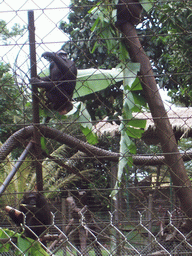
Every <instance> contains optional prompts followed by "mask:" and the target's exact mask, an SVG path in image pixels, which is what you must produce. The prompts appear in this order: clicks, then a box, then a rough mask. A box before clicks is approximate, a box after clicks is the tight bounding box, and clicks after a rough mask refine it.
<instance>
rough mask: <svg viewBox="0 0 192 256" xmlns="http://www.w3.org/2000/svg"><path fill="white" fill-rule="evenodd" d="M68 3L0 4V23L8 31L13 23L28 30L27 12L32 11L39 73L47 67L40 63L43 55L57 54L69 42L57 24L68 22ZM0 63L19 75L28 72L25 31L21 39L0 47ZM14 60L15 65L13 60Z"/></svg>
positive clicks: (9, 0)
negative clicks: (17, 70)
mask: <svg viewBox="0 0 192 256" xmlns="http://www.w3.org/2000/svg"><path fill="white" fill-rule="evenodd" d="M69 4H70V0H63V1H61V0H33V1H32V0H0V17H1V18H0V19H1V20H5V21H6V22H7V25H8V28H11V27H12V26H13V25H14V24H15V23H18V24H20V26H21V27H22V26H23V25H25V26H26V27H27V26H28V10H34V17H35V36H36V52H37V69H38V72H39V71H40V70H41V69H42V68H43V67H44V66H45V65H48V63H47V61H46V60H43V58H42V59H40V56H41V54H42V53H43V52H45V51H57V50H59V49H60V48H61V46H62V45H63V43H64V42H66V41H67V40H68V37H67V35H66V34H64V33H63V32H62V31H61V30H60V29H59V24H60V21H62V20H65V21H67V16H68V14H69V12H70V10H69V8H68V7H69ZM0 56H1V57H0V58H2V59H0V61H3V62H5V63H10V64H11V66H12V65H15V66H17V68H19V69H20V71H21V72H23V71H25V70H26V69H29V67H28V65H29V62H28V61H27V60H28V56H29V45H28V30H27V29H26V31H25V32H24V34H23V35H22V36H21V37H17V38H16V39H14V40H13V39H10V40H9V41H8V44H7V45H2V44H1V45H0ZM16 58H17V63H16V64H15V60H16Z"/></svg>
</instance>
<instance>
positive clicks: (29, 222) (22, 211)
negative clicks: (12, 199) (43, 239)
mask: <svg viewBox="0 0 192 256" xmlns="http://www.w3.org/2000/svg"><path fill="white" fill-rule="evenodd" d="M5 210H6V211H7V212H8V214H9V216H10V217H11V219H12V220H13V221H14V223H15V224H16V225H18V226H20V224H22V223H24V215H25V218H26V219H25V223H26V226H25V235H26V236H27V237H29V238H32V239H34V240H35V239H36V238H37V237H36V236H35V235H34V234H33V233H32V232H31V230H32V231H33V232H34V233H35V234H36V235H37V236H38V237H39V236H40V235H41V234H42V233H43V232H44V231H46V229H47V227H48V225H51V223H52V215H51V211H50V208H49V205H48V202H47V200H46V199H45V197H44V196H43V195H42V194H41V193H39V192H27V193H25V194H24V196H23V199H22V201H21V204H20V206H19V211H18V210H16V209H14V208H12V207H9V206H6V207H5ZM27 227H29V228H30V229H31V230H30V229H28V228H27Z"/></svg>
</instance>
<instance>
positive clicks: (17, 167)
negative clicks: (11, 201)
mask: <svg viewBox="0 0 192 256" xmlns="http://www.w3.org/2000/svg"><path fill="white" fill-rule="evenodd" d="M32 146H33V143H32V141H30V142H29V143H28V145H27V147H26V148H25V150H24V151H23V153H22V154H21V155H20V157H19V159H18V161H17V163H16V164H15V166H14V167H13V168H12V170H11V172H10V173H9V175H8V176H7V178H6V179H5V181H4V182H3V184H2V185H1V187H0V195H1V194H2V193H3V192H4V191H5V189H6V187H7V186H8V185H9V183H10V181H11V180H12V178H13V177H14V175H15V173H16V172H17V170H18V169H19V167H20V166H21V164H22V163H23V160H25V158H26V156H27V154H28V153H29V151H30V149H31V148H32Z"/></svg>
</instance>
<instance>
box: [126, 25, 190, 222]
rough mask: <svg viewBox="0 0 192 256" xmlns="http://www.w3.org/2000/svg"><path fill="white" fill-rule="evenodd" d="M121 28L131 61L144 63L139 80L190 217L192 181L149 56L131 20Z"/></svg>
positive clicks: (178, 190) (179, 192)
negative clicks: (180, 151)
mask: <svg viewBox="0 0 192 256" xmlns="http://www.w3.org/2000/svg"><path fill="white" fill-rule="evenodd" d="M121 31H122V32H123V34H124V39H125V43H126V45H127V48H128V51H129V53H130V57H131V59H132V61H133V62H138V63H140V64H141V70H140V73H141V77H140V79H141V82H142V85H143V90H144V93H145V96H146V99H147V102H148V104H149V108H150V111H151V114H152V117H153V120H154V123H155V125H156V128H157V134H158V136H159V139H160V143H161V147H162V150H163V153H164V157H165V161H166V164H167V165H168V166H169V167H170V173H171V177H172V180H173V184H174V185H175V186H179V187H181V188H180V189H177V190H176V194H177V195H178V197H179V199H180V201H181V205H182V208H183V210H184V211H185V213H186V214H187V215H188V216H189V217H192V190H191V182H190V180H189V178H188V176H187V172H186V170H185V167H184V163H183V159H182V157H181V155H180V154H179V150H178V147H177V143H176V139H175V136H174V133H173V130H172V127H171V125H170V122H169V119H168V116H167V112H166V110H165V108H164V105H163V101H162V99H161V96H160V94H159V90H158V88H157V84H156V81H155V77H154V74H153V71H152V67H151V64H150V61H149V58H148V57H147V55H146V54H145V52H144V50H143V48H142V46H141V43H140V41H139V38H138V36H137V32H136V29H135V27H134V26H133V25H132V24H130V23H129V22H127V23H125V24H123V25H122V26H121ZM162 117H163V118H162ZM191 227H192V225H191Z"/></svg>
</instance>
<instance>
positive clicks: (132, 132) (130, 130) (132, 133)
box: [126, 126, 144, 139]
mask: <svg viewBox="0 0 192 256" xmlns="http://www.w3.org/2000/svg"><path fill="white" fill-rule="evenodd" d="M143 132H144V130H141V129H135V128H134V127H130V126H127V127H126V133H127V135H128V136H129V137H132V138H135V139H140V138H141V136H142V134H143Z"/></svg>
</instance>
